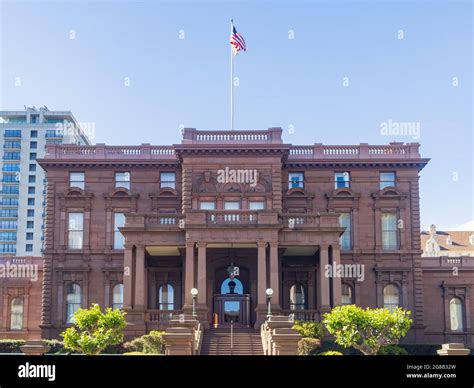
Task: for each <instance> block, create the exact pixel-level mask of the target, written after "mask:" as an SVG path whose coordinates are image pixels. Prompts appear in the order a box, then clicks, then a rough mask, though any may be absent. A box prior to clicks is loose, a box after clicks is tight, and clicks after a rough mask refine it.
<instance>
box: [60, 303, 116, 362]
mask: <svg viewBox="0 0 474 388" xmlns="http://www.w3.org/2000/svg"><path fill="white" fill-rule="evenodd" d="M124 328H125V313H124V312H123V311H122V310H113V309H111V308H110V307H109V308H107V309H106V310H105V313H103V312H102V311H101V309H100V307H99V305H98V304H93V305H92V307H91V308H90V309H79V310H77V311H76V312H75V313H74V317H73V326H72V327H68V328H67V329H66V330H65V331H64V332H62V333H61V336H62V337H63V338H64V347H65V348H66V349H67V350H71V351H76V352H80V353H83V354H89V355H93V354H99V353H100V352H101V351H103V350H104V349H106V348H107V347H108V346H110V345H117V344H119V343H121V342H122V341H123V329H124Z"/></svg>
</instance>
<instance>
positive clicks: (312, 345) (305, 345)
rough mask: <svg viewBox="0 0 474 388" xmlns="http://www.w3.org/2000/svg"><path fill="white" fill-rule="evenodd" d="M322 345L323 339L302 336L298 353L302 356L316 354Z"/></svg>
mask: <svg viewBox="0 0 474 388" xmlns="http://www.w3.org/2000/svg"><path fill="white" fill-rule="evenodd" d="M320 346H321V341H320V340H319V339H317V338H302V339H300V341H299V342H298V354H299V355H300V356H309V355H310V354H314V352H315V351H316V349H318V348H319V347H320Z"/></svg>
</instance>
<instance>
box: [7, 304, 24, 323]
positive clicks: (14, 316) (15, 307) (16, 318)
mask: <svg viewBox="0 0 474 388" xmlns="http://www.w3.org/2000/svg"><path fill="white" fill-rule="evenodd" d="M10 307H11V310H10V330H21V329H23V298H13V299H12V301H11V305H10Z"/></svg>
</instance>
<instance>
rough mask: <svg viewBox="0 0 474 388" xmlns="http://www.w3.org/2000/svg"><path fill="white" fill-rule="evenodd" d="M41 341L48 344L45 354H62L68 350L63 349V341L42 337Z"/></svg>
mask: <svg viewBox="0 0 474 388" xmlns="http://www.w3.org/2000/svg"><path fill="white" fill-rule="evenodd" d="M43 343H44V344H45V345H47V346H49V350H48V353H47V354H63V353H67V352H68V350H67V349H64V343H63V342H62V341H59V340H57V339H44V340H43Z"/></svg>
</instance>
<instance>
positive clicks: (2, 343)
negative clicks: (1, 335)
mask: <svg viewBox="0 0 474 388" xmlns="http://www.w3.org/2000/svg"><path fill="white" fill-rule="evenodd" d="M25 342H26V341H24V340H11V339H2V340H0V353H21V350H20V346H23V345H24V344H25Z"/></svg>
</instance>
